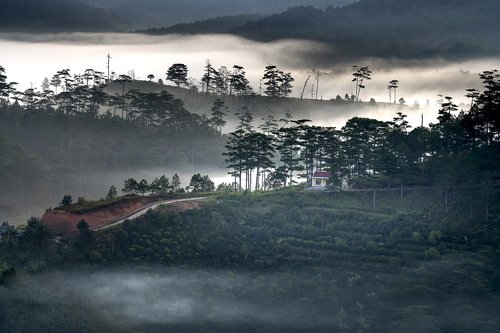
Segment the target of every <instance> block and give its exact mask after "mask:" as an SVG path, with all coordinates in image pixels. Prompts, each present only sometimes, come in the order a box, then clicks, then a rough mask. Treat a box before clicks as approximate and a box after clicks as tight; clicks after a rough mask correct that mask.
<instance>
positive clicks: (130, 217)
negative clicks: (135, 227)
mask: <svg viewBox="0 0 500 333" xmlns="http://www.w3.org/2000/svg"><path fill="white" fill-rule="evenodd" d="M206 199H208V198H206V197H199V198H189V199H175V200H165V201H160V202H154V203H152V204H149V205H147V206H146V207H143V208H141V209H140V210H137V211H135V212H133V213H131V214H129V215H127V216H122V217H120V219H118V220H116V221H113V222H111V223H109V224H106V225H103V226H101V227H97V228H94V229H93V230H94V231H100V230H105V229H108V228H112V227H114V226H117V225H120V224H123V222H125V221H126V220H134V219H136V218H138V217H140V216H142V215H144V214H146V213H147V212H148V211H149V210H150V209H156V208H158V207H159V206H162V205H169V204H173V203H177V202H186V201H202V200H206Z"/></svg>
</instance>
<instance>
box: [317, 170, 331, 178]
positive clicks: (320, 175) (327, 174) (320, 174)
mask: <svg viewBox="0 0 500 333" xmlns="http://www.w3.org/2000/svg"><path fill="white" fill-rule="evenodd" d="M331 176H332V173H331V172H328V171H316V172H315V173H314V175H313V178H330V177H331Z"/></svg>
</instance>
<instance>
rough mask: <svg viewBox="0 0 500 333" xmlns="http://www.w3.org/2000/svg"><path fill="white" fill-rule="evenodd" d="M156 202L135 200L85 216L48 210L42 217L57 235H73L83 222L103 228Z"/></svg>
mask: <svg viewBox="0 0 500 333" xmlns="http://www.w3.org/2000/svg"><path fill="white" fill-rule="evenodd" d="M154 201H155V199H154V198H135V199H131V200H126V201H121V202H117V203H115V204H112V205H110V206H109V207H106V208H103V209H99V210H95V211H90V212H87V213H83V214H77V213H71V212H65V211H59V210H47V211H46V212H45V214H44V215H43V217H42V221H43V223H45V224H47V225H48V226H49V227H50V228H51V229H52V230H53V231H54V232H56V233H73V232H77V231H78V228H77V227H76V226H77V224H78V222H80V221H81V220H85V222H87V223H88V225H89V227H90V229H94V228H98V227H102V226H105V225H108V224H110V223H113V222H114V221H116V220H119V219H120V218H123V217H124V216H128V215H131V214H133V213H134V212H136V211H138V210H141V209H142V208H144V207H146V206H147V205H149V204H151V203H153V202H154Z"/></svg>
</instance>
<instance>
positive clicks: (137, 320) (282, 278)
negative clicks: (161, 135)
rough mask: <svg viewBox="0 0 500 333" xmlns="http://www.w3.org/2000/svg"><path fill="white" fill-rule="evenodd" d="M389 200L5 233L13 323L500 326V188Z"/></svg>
mask: <svg viewBox="0 0 500 333" xmlns="http://www.w3.org/2000/svg"><path fill="white" fill-rule="evenodd" d="M375 195H376V196H375V199H374V194H373V193H372V192H371V191H367V192H350V193H330V194H328V193H303V192H298V191H297V190H283V191H278V192H273V193H256V194H226V195H220V196H219V197H214V199H212V200H211V201H209V202H207V203H205V204H204V205H203V206H202V207H201V208H200V209H195V210H190V211H186V212H168V211H166V210H162V209H160V210H159V211H158V212H150V213H148V214H147V215H145V216H144V217H143V218H140V219H139V220H137V221H131V222H126V223H125V224H124V225H122V226H119V227H116V228H114V229H111V230H107V231H104V232H99V233H93V232H92V231H90V230H88V228H86V227H85V224H83V223H82V225H80V226H79V230H80V231H79V234H78V235H75V236H72V237H69V238H63V239H61V238H59V239H58V240H57V241H54V240H53V238H52V237H51V236H50V230H48V229H47V228H46V227H45V226H44V225H43V224H41V223H40V222H39V221H38V220H36V219H35V220H31V221H30V222H29V224H28V226H27V227H26V229H25V230H23V233H22V234H21V236H20V238H18V237H17V236H15V234H14V233H12V234H10V236H9V234H8V235H6V236H4V238H3V239H2V241H1V243H0V244H1V245H0V246H1V252H0V253H1V257H0V260H1V261H3V262H5V263H4V264H2V270H4V271H5V273H4V275H6V276H8V277H7V278H6V279H5V281H4V284H5V286H4V287H0V295H1V298H2V300H3V301H2V303H1V304H0V318H2V320H1V321H0V322H1V323H2V324H0V328H1V329H2V331H4V330H5V331H9V332H24V331H29V332H39V331H40V332H41V331H47V330H49V331H51V332H66V331H68V330H69V331H71V330H75V329H82V330H83V329H84V330H85V331H87V332H110V331H116V332H129V331H130V332H137V331H139V332H141V331H143V332H170V331H172V332H255V331H260V332H331V331H332V330H333V331H339V332H388V331H400V332H403V331H404V332H494V331H495V329H496V328H498V325H500V323H499V322H498V318H497V317H496V316H495V313H498V311H499V310H500V309H499V308H498V304H500V303H499V292H500V289H499V285H500V275H499V273H498V272H499V268H500V267H499V264H498V263H499V261H498V258H499V255H500V253H499V248H498V244H499V235H500V233H499V231H500V230H499V224H498V221H499V217H500V207H499V206H498V202H499V199H500V191H499V190H498V188H497V187H492V188H488V189H482V188H467V189H466V188H433V189H413V190H409V189H408V190H404V191H403V192H401V191H383V190H379V191H377V192H376V194H375ZM374 200H375V203H376V205H375V206H374V205H373V204H374ZM8 268H13V269H15V272H17V275H16V276H13V275H14V274H13V273H14V271H13V270H12V269H11V270H10V271H9V272H7V269H8ZM55 290H57V292H55ZM130 293H132V294H135V295H136V296H131V295H130ZM127 295H128V296H127ZM103 298H105V300H103ZM68 299H71V300H70V301H68ZM182 302H188V303H189V302H191V303H193V304H199V305H198V306H194V305H193V308H191V307H189V309H190V310H189V311H187V312H186V313H184V312H183V311H184V310H182V309H183V307H182V306H180V305H179V304H181V303H182ZM173 304H176V305H175V306H174V305H173ZM200 307H201V308H200ZM228 308H232V310H231V311H230V310H228ZM25 313H30V314H31V318H32V319H31V320H30V321H29V322H27V321H24V320H22V319H23V318H24V315H23V314H25ZM187 313H188V314H187ZM217 313H219V315H217ZM117 322H118V324H117ZM2 325H3V326H2Z"/></svg>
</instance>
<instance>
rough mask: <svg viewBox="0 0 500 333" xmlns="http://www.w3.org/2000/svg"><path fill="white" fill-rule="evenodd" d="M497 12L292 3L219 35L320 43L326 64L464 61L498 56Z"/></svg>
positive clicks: (375, 1)
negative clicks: (330, 61)
mask: <svg viewBox="0 0 500 333" xmlns="http://www.w3.org/2000/svg"><path fill="white" fill-rule="evenodd" d="M499 10H500V7H499V4H498V2H496V1H489V0H479V1H463V0H450V1H433V0H362V1H357V2H355V3H353V4H348V5H344V6H342V7H334V6H330V7H328V8H326V9H319V8H318V7H316V6H307V7H306V6H302V7H295V8H291V9H289V10H287V11H285V12H283V13H280V14H274V15H270V16H268V17H266V18H263V19H261V20H258V21H252V22H248V23H246V24H244V25H241V26H240V27H236V28H233V29H228V30H227V31H225V32H224V33H228V34H234V35H238V36H242V37H245V38H249V39H253V40H259V41H276V40H282V39H287V38H292V39H303V40H314V41H319V42H323V43H326V44H329V45H331V46H332V49H331V50H330V52H329V53H327V54H325V55H323V57H324V58H325V59H324V61H325V62H326V61H327V60H326V59H331V58H333V59H335V60H343V61H346V60H350V61H352V60H353V59H355V58H364V57H370V56H371V57H382V58H392V57H396V58H402V59H415V58H418V59H424V58H435V57H438V56H439V57H444V58H446V59H463V58H470V57H485V56H488V55H498V53H499V49H498V45H497V43H496V42H495V41H496V40H497V39H498V38H499V35H498V32H499V31H500V28H499V25H498V20H497V19H496V16H495V14H496V13H497V12H498V11H499ZM471 13H473V15H471ZM226 20H227V18H220V19H212V20H210V21H206V22H201V23H196V24H192V25H186V26H183V29H182V31H184V32H188V33H199V34H203V33H204V32H205V31H204V30H205V29H208V30H209V31H213V30H214V27H216V26H218V25H219V22H220V23H223V22H224V21H226ZM197 28H201V29H197ZM182 31H179V32H182ZM151 32H152V33H155V34H157V33H159V32H161V30H155V29H153V30H151ZM164 32H165V33H172V32H177V31H176V29H173V30H169V29H165V30H164ZM318 60H321V58H320V59H318Z"/></svg>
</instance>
